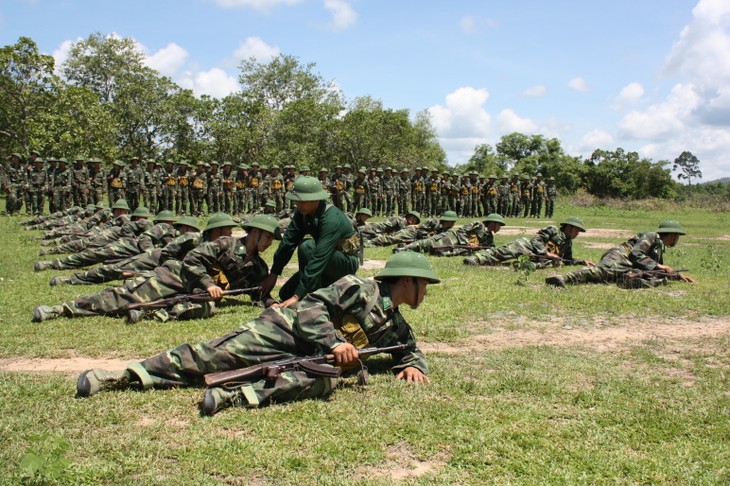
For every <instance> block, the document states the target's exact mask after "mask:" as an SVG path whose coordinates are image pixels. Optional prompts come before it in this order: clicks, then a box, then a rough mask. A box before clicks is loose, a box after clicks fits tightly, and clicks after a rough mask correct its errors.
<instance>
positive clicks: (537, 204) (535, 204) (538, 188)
mask: <svg viewBox="0 0 730 486" xmlns="http://www.w3.org/2000/svg"><path fill="white" fill-rule="evenodd" d="M545 199H546V194H545V183H544V182H543V180H542V174H541V173H539V172H538V173H537V175H536V176H535V182H533V183H532V211H531V215H532V217H533V218H539V217H540V213H541V212H542V203H543V201H544V200H545Z"/></svg>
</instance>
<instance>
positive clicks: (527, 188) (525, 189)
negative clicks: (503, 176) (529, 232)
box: [515, 177, 532, 218]
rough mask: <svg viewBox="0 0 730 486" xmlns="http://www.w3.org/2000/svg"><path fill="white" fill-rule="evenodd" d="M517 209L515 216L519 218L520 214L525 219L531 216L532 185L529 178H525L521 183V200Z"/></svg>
mask: <svg viewBox="0 0 730 486" xmlns="http://www.w3.org/2000/svg"><path fill="white" fill-rule="evenodd" d="M519 201H520V202H519V204H518V206H517V208H516V209H515V212H516V214H515V216H519V215H520V212H522V211H524V213H523V214H522V217H523V218H526V217H528V216H529V215H530V208H531V207H532V183H531V182H530V179H529V178H528V177H523V178H522V182H521V183H520V199H519Z"/></svg>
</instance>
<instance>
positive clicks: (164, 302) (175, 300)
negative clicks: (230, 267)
mask: <svg viewBox="0 0 730 486" xmlns="http://www.w3.org/2000/svg"><path fill="white" fill-rule="evenodd" d="M257 290H261V286H260V285H258V286H256V287H249V288H247V289H231V290H224V291H223V296H224V297H225V296H229V295H240V294H250V293H253V292H256V291H257ZM211 300H216V299H214V298H213V297H211V296H210V294H209V293H208V292H199V293H194V294H180V295H175V296H174V297H169V298H167V299H158V300H153V301H151V302H134V303H131V304H129V305H127V310H130V311H131V310H137V309H142V310H149V309H164V308H165V307H170V306H173V305H175V304H179V303H181V302H210V301H211Z"/></svg>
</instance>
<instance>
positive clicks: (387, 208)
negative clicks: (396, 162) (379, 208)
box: [381, 167, 397, 216]
mask: <svg viewBox="0 0 730 486" xmlns="http://www.w3.org/2000/svg"><path fill="white" fill-rule="evenodd" d="M381 183H382V187H383V215H384V216H393V215H394V214H395V196H396V193H397V192H396V191H397V189H396V179H395V177H394V176H393V168H392V167H386V168H385V173H384V174H383V178H382V179H381Z"/></svg>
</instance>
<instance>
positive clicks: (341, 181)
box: [328, 165, 347, 212]
mask: <svg viewBox="0 0 730 486" xmlns="http://www.w3.org/2000/svg"><path fill="white" fill-rule="evenodd" d="M330 184H331V187H330V188H328V189H329V190H330V192H331V193H332V203H333V204H334V205H335V207H337V208H339V209H340V210H342V211H343V212H344V211H345V209H346V208H345V205H346V202H345V192H346V191H347V179H346V178H345V174H343V173H342V166H341V165H336V166H335V173H334V174H332V178H331V179H330Z"/></svg>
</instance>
